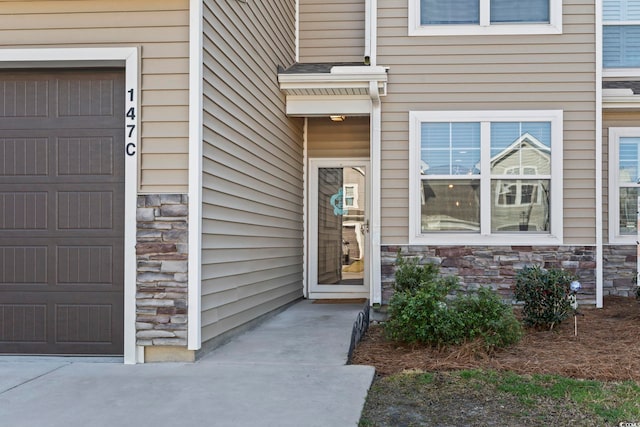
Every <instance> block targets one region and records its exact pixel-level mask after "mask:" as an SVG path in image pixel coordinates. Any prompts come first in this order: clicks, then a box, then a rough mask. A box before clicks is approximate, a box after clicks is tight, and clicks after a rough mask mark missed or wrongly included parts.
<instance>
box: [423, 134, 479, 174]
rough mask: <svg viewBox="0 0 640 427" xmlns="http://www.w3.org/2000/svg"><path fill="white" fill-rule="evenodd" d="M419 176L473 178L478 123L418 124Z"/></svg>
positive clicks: (476, 170)
mask: <svg viewBox="0 0 640 427" xmlns="http://www.w3.org/2000/svg"><path fill="white" fill-rule="evenodd" d="M421 161H422V162H421V169H422V174H423V175H477V174H479V173H480V171H479V169H478V168H479V162H480V123H422V126H421Z"/></svg>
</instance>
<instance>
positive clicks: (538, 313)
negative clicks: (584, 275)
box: [515, 266, 576, 329]
mask: <svg viewBox="0 0 640 427" xmlns="http://www.w3.org/2000/svg"><path fill="white" fill-rule="evenodd" d="M575 279H576V276H575V275H574V274H573V273H570V272H568V271H566V270H562V269H557V268H551V269H548V270H545V269H542V268H540V267H539V266H535V267H525V268H524V269H522V270H521V271H520V272H518V274H517V275H516V286H515V297H516V300H518V301H523V302H524V306H523V308H522V317H523V321H524V323H525V324H526V325H528V326H535V327H539V328H549V329H553V327H554V326H555V325H556V324H558V323H560V322H562V321H563V320H565V319H566V318H567V317H569V315H570V314H571V312H572V310H571V305H570V302H569V298H568V296H569V292H570V289H569V286H570V284H571V282H572V281H573V280H575Z"/></svg>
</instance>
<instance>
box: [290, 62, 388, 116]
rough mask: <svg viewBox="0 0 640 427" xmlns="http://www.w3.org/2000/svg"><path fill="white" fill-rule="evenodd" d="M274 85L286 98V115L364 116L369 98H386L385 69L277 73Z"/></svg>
mask: <svg viewBox="0 0 640 427" xmlns="http://www.w3.org/2000/svg"><path fill="white" fill-rule="evenodd" d="M278 82H279V83H280V90H282V91H283V92H284V93H285V94H286V96H287V115H290V116H327V115H333V114H342V115H368V114H369V113H370V112H371V99H372V97H380V96H384V95H386V92H387V68H386V67H372V66H364V65H363V66H334V67H331V68H330V71H329V72H324V73H289V72H281V73H279V74H278ZM372 91H373V92H375V93H372Z"/></svg>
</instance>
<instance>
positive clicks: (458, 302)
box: [385, 260, 522, 351]
mask: <svg viewBox="0 0 640 427" xmlns="http://www.w3.org/2000/svg"><path fill="white" fill-rule="evenodd" d="M422 267H423V266H420V265H418V264H417V261H414V260H411V261H406V262H403V263H402V264H401V265H400V268H399V269H398V271H400V275H398V274H396V285H397V284H398V283H401V285H400V286H396V292H395V294H394V295H393V297H392V298H391V300H390V302H389V312H388V313H389V319H388V321H387V322H386V323H385V333H386V334H387V337H388V338H389V339H392V340H394V341H401V342H407V343H415V342H418V343H427V344H432V345H437V346H443V345H451V344H454V345H455V344H462V343H463V342H466V341H472V340H475V339H479V340H481V341H482V343H483V345H484V347H485V349H486V350H487V351H493V350H494V349H496V348H501V347H506V346H508V345H510V344H513V343H515V342H517V341H518V340H519V339H520V337H521V336H522V328H521V326H520V323H519V322H518V321H517V319H516V318H515V316H514V314H513V310H512V309H511V307H510V306H509V305H506V304H504V303H503V302H502V301H501V300H500V298H499V297H498V295H497V294H496V293H495V292H494V291H492V290H491V289H488V288H481V289H479V290H478V291H477V293H475V294H457V295H455V296H454V295H452V293H454V292H455V291H457V290H458V287H459V284H458V280H457V278H455V277H453V276H448V277H439V276H438V267H437V266H436V265H429V267H427V268H422ZM398 277H400V280H398Z"/></svg>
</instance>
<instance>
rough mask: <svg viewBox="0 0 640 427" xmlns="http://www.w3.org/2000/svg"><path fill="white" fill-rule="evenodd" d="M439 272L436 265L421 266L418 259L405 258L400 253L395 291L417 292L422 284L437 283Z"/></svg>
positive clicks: (397, 259) (397, 262)
mask: <svg viewBox="0 0 640 427" xmlns="http://www.w3.org/2000/svg"><path fill="white" fill-rule="evenodd" d="M438 270H439V269H438V266H437V265H435V264H432V263H429V264H420V263H419V259H418V258H416V257H412V258H405V257H402V256H401V254H400V252H398V257H397V258H396V272H395V283H394V285H393V289H394V291H396V292H415V291H416V290H418V289H419V288H420V287H421V286H422V284H424V283H430V282H433V281H435V280H436V279H437V278H438ZM445 295H446V294H445Z"/></svg>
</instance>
